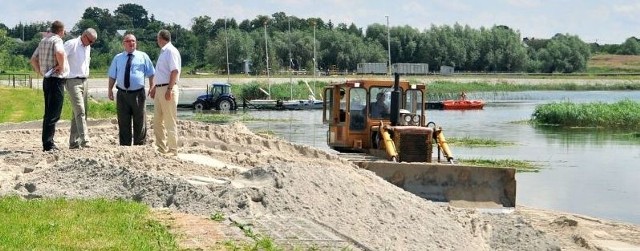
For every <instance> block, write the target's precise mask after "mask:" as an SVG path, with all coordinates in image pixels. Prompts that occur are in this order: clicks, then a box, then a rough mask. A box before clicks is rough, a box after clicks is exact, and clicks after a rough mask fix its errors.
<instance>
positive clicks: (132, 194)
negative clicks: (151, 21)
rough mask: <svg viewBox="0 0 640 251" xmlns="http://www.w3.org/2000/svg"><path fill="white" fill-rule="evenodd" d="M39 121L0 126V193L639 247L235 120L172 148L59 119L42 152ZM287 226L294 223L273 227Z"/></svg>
mask: <svg viewBox="0 0 640 251" xmlns="http://www.w3.org/2000/svg"><path fill="white" fill-rule="evenodd" d="M149 124H150V123H149ZM40 126H41V124H40V122H39V121H35V122H28V123H19V124H0V135H1V137H0V194H2V195H9V194H18V195H20V196H23V197H28V198H38V197H66V198H96V197H101V198H124V199H130V200H136V201H139V202H141V203H144V204H147V205H149V206H151V207H154V208H164V209H167V210H169V211H171V212H173V213H176V214H187V215H194V216H199V217H200V219H201V221H207V219H206V216H208V215H211V214H213V213H216V212H220V213H223V214H224V215H227V216H229V218H228V219H227V221H226V223H225V226H223V228H233V226H232V223H231V221H235V222H242V223H250V224H253V225H252V226H254V229H256V230H255V231H258V232H260V231H262V232H261V233H263V234H267V235H272V236H278V237H276V238H274V240H275V241H276V243H282V242H286V241H287V240H289V241H291V240H292V239H295V238H297V239H301V238H302V237H303V236H302V235H303V234H305V233H309V232H311V233H332V234H331V235H330V237H331V238H329V240H330V241H331V243H330V244H335V245H334V246H338V247H351V248H352V250H385V249H389V250H433V249H440V250H442V249H444V250H555V249H563V250H597V249H601V250H614V249H621V248H627V249H640V226H637V225H633V224H626V223H620V222H612V221H606V220H602V219H595V218H591V217H588V216H583V215H574V214H565V213H561V212H551V211H547V210H538V209H533V208H527V207H524V206H518V207H516V208H515V210H512V211H509V210H507V211H503V212H493V213H487V212H483V211H482V210H472V209H459V208H453V207H450V206H448V205H443V204H438V203H432V202H429V201H425V200H423V199H420V198H418V197H416V196H414V195H413V194H409V193H407V192H405V191H403V190H401V189H399V188H397V187H395V186H393V185H391V184H389V183H387V182H385V181H383V180H382V179H380V178H379V177H377V176H376V175H374V174H373V173H371V172H369V171H366V170H362V169H358V168H356V167H355V166H353V165H351V164H350V163H348V162H346V161H345V160H343V159H341V158H339V157H338V156H336V155H333V154H330V153H327V152H325V151H322V150H318V149H315V148H311V147H308V146H302V145H295V144H291V143H288V142H286V141H284V140H281V139H278V138H272V137H269V136H259V135H255V134H253V133H252V132H251V131H249V130H248V129H247V128H246V127H245V126H244V125H242V124H238V123H236V124H232V125H212V124H205V123H200V122H193V121H180V122H179V131H180V138H181V140H180V144H181V149H180V154H179V157H178V158H174V157H168V156H165V155H162V154H160V153H158V152H156V151H155V150H154V149H153V147H152V140H151V139H152V138H153V137H152V136H151V135H153V128H149V129H150V130H149V131H148V135H149V136H150V137H149V139H150V142H148V143H147V144H146V145H144V146H135V147H121V146H117V145H116V144H117V125H116V124H115V122H114V121H111V120H92V121H91V122H90V128H89V134H90V136H91V138H92V140H93V142H92V145H93V146H95V147H94V148H92V149H85V150H68V149H64V148H65V146H66V143H65V142H67V137H68V136H69V134H68V132H69V128H68V122H62V123H60V124H59V127H58V130H57V131H56V138H55V140H56V141H57V142H58V143H59V144H60V146H61V147H62V148H63V150H61V151H58V152H55V153H44V152H41V151H40V133H41V132H40V130H39V128H40ZM203 216H204V217H203ZM281 224H284V225H281ZM259 226H263V227H264V228H260V227H259ZM287 226H288V227H302V228H301V229H302V230H298V231H294V232H295V233H291V235H290V236H289V237H286V236H282V235H277V234H278V233H277V231H281V233H283V232H285V229H286V228H287ZM283 227H285V228H283ZM270 229H271V230H270ZM318 236H320V235H318ZM324 236H325V237H326V236H327V235H324ZM309 238H310V241H309V242H308V243H306V244H319V243H320V244H321V243H322V240H320V239H319V238H316V239H314V238H312V237H309ZM303 244H304V243H303ZM303 244H300V245H303ZM325 244H327V243H326V240H325V243H324V244H323V245H325Z"/></svg>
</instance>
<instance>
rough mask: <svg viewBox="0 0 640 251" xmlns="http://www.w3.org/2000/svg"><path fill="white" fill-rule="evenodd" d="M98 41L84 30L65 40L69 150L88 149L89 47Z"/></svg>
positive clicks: (90, 30)
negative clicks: (69, 109) (67, 65)
mask: <svg viewBox="0 0 640 251" xmlns="http://www.w3.org/2000/svg"><path fill="white" fill-rule="evenodd" d="M96 39H98V34H97V33H96V30H94V29H92V28H88V29H86V30H85V31H84V32H82V35H80V36H79V37H77V38H74V39H70V40H67V42H65V43H64V50H65V52H66V53H67V61H69V75H68V76H67V79H66V80H65V87H66V88H67V92H69V99H70V101H71V105H72V109H73V116H72V117H71V133H70V135H69V149H79V148H89V147H91V146H90V145H89V132H88V129H87V113H86V111H87V98H88V87H87V77H89V62H90V61H91V55H90V53H91V45H92V44H93V43H95V42H96Z"/></svg>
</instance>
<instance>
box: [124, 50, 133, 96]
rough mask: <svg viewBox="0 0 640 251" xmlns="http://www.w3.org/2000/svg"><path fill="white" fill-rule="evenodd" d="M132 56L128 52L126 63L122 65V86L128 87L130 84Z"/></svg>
mask: <svg viewBox="0 0 640 251" xmlns="http://www.w3.org/2000/svg"><path fill="white" fill-rule="evenodd" d="M132 58H133V54H131V53H129V54H128V55H127V65H126V66H125V67H124V88H125V89H129V86H131V81H130V80H129V79H130V78H131V59H132Z"/></svg>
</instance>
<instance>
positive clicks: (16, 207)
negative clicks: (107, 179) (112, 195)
mask: <svg viewBox="0 0 640 251" xmlns="http://www.w3.org/2000/svg"><path fill="white" fill-rule="evenodd" d="M0 219H2V224H0V250H95V249H99V250H177V245H176V242H175V240H174V238H173V237H172V236H171V235H170V234H169V232H168V231H167V229H166V227H164V226H162V225H161V224H160V223H159V222H158V221H155V220H153V219H150V211H149V209H148V208H147V207H146V206H145V205H142V204H139V203H134V202H129V201H123V200H106V199H91V200H72V199H34V200H23V199H20V198H18V197H4V198H0Z"/></svg>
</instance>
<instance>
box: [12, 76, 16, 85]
mask: <svg viewBox="0 0 640 251" xmlns="http://www.w3.org/2000/svg"><path fill="white" fill-rule="evenodd" d="M11 76H12V77H13V88H16V75H11Z"/></svg>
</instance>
